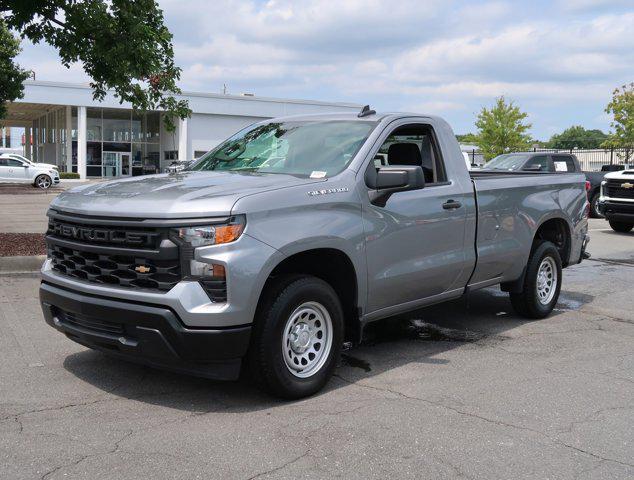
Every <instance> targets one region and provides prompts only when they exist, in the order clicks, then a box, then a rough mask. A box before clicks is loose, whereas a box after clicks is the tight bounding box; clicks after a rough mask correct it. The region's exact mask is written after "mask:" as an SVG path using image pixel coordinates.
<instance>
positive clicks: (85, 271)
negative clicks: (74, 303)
mask: <svg viewBox="0 0 634 480" xmlns="http://www.w3.org/2000/svg"><path fill="white" fill-rule="evenodd" d="M69 218H70V220H69ZM73 220H74V218H72V217H71V216H70V215H68V214H64V215H63V219H58V218H55V216H54V215H53V216H51V217H50V219H49V228H48V231H47V234H46V243H47V249H48V256H49V258H50V259H51V264H52V268H53V269H54V270H55V271H56V272H58V273H60V274H61V275H65V276H68V277H72V278H73V279H75V280H82V281H86V282H90V283H98V284H104V285H112V286H117V287H125V288H132V289H146V290H154V291H157V292H166V291H168V290H170V289H171V288H172V287H174V286H175V285H176V284H177V283H178V282H180V281H181V280H182V279H183V271H182V268H181V259H180V252H179V246H178V245H177V244H176V243H174V241H172V239H170V236H169V228H151V227H150V228H148V227H136V226H128V225H124V226H122V225H120V224H116V223H115V224H112V225H109V224H106V225H103V222H101V223H99V224H96V225H93V224H91V223H88V222H89V221H90V220H86V219H83V218H80V217H78V219H77V220H76V221H73ZM95 223H97V222H95Z"/></svg>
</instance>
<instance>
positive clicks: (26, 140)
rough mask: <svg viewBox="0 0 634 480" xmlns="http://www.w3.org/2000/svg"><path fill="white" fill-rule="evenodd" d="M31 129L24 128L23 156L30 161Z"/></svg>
mask: <svg viewBox="0 0 634 480" xmlns="http://www.w3.org/2000/svg"><path fill="white" fill-rule="evenodd" d="M31 131H32V130H31V127H24V156H25V157H26V158H28V159H29V160H31Z"/></svg>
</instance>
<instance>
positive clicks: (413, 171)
mask: <svg viewBox="0 0 634 480" xmlns="http://www.w3.org/2000/svg"><path fill="white" fill-rule="evenodd" d="M365 184H366V185H367V186H368V187H369V188H371V189H372V190H370V192H369V195H370V202H371V203H372V204H373V205H377V206H379V207H384V206H385V204H386V203H387V200H388V198H390V196H391V195H392V194H393V193H396V192H405V191H408V190H419V189H421V188H423V187H424V186H425V174H424V173H423V169H422V168H421V167H419V166H402V167H380V168H376V167H375V166H374V162H371V163H370V165H368V169H367V170H366V172H365Z"/></svg>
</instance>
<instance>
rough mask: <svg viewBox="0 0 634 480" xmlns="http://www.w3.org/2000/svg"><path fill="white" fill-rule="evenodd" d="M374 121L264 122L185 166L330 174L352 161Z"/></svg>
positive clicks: (236, 135)
mask: <svg viewBox="0 0 634 480" xmlns="http://www.w3.org/2000/svg"><path fill="white" fill-rule="evenodd" d="M375 126H376V122H368V121H349V120H347V121H296V122H293V121H290V122H270V123H259V124H256V125H252V126H250V127H247V128H245V129H244V130H242V131H240V132H238V133H237V134H235V135H234V136H233V137H231V138H230V139H229V140H227V141H226V142H224V143H222V144H220V145H219V146H218V147H216V148H214V149H213V150H211V151H209V152H208V153H206V154H205V155H203V156H202V157H201V158H200V159H198V161H197V162H195V163H194V164H193V165H191V166H189V167H188V168H186V170H190V171H209V170H224V171H251V172H260V173H284V174H290V175H297V176H306V177H312V178H324V177H331V176H333V175H336V174H337V173H339V172H341V171H342V170H343V169H344V168H346V167H347V166H348V164H349V163H350V161H351V160H352V158H353V157H354V156H355V154H356V153H357V152H358V151H359V148H361V145H363V142H365V140H366V139H367V138H368V135H369V134H370V132H371V131H372V129H373V128H374V127H375Z"/></svg>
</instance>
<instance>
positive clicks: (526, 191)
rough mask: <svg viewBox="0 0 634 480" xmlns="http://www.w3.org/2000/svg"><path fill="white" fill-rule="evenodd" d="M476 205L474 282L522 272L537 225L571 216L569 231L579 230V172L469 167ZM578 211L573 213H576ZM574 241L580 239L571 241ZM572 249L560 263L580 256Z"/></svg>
mask: <svg viewBox="0 0 634 480" xmlns="http://www.w3.org/2000/svg"><path fill="white" fill-rule="evenodd" d="M469 174H470V177H471V181H472V183H473V186H474V187H473V188H474V195H475V200H476V205H477V215H476V235H475V236H476V238H475V249H476V258H477V263H476V268H475V270H474V272H473V275H472V277H471V280H470V282H469V284H470V286H472V287H482V286H487V285H489V284H495V283H500V282H504V281H512V280H514V279H517V278H519V277H520V276H521V275H522V271H523V268H524V266H525V265H526V262H527V260H528V257H529V255H530V247H531V245H532V239H533V238H534V235H535V230H536V227H537V226H539V225H542V224H543V223H544V222H545V221H546V220H548V219H549V218H556V217H559V218H566V219H570V220H569V222H568V223H569V224H568V228H569V230H570V233H571V235H573V236H574V235H580V229H581V226H582V220H583V218H585V217H583V216H582V215H579V212H584V211H585V208H584V207H585V202H586V196H585V176H584V175H583V174H582V173H562V172H559V173H550V172H543V173H540V172H506V171H499V172H498V171H491V172H485V171H472V172H469ZM575 217H576V218H575ZM572 243H573V244H575V245H577V244H580V242H572ZM580 255H581V251H571V252H570V255H569V259H564V258H562V260H563V261H564V263H568V260H570V263H576V262H578V261H579V257H580Z"/></svg>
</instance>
